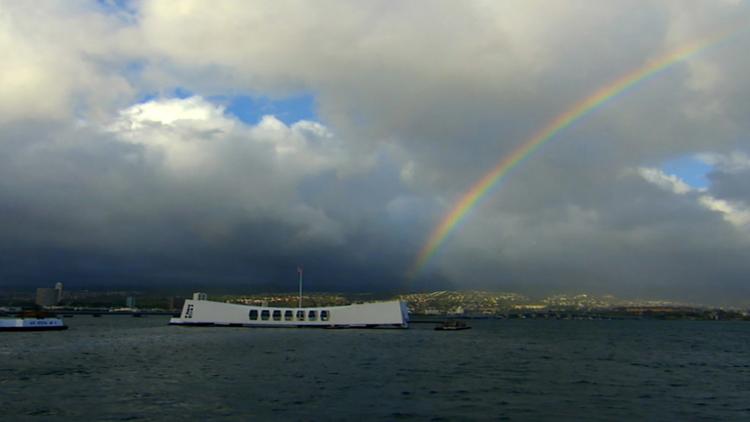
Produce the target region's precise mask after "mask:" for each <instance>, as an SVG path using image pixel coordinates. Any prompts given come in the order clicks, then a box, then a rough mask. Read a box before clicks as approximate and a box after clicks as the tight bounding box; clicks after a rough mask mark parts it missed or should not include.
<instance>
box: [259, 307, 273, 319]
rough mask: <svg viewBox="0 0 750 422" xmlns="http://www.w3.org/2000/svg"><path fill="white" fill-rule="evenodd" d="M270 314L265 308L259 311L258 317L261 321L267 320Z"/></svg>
mask: <svg viewBox="0 0 750 422" xmlns="http://www.w3.org/2000/svg"><path fill="white" fill-rule="evenodd" d="M270 316H271V312H270V311H268V309H266V310H264V311H262V312H261V313H260V319H262V320H263V321H268V318H269V317H270Z"/></svg>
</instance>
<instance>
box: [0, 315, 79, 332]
mask: <svg viewBox="0 0 750 422" xmlns="http://www.w3.org/2000/svg"><path fill="white" fill-rule="evenodd" d="M67 329H68V326H67V325H65V324H64V323H63V321H62V319H60V318H54V317H45V318H0V331H56V330H67Z"/></svg>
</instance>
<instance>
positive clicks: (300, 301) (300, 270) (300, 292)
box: [297, 267, 302, 308]
mask: <svg viewBox="0 0 750 422" xmlns="http://www.w3.org/2000/svg"><path fill="white" fill-rule="evenodd" d="M297 272H298V273H299V307H300V308H301V307H302V267H297Z"/></svg>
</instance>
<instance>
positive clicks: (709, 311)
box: [0, 283, 750, 320]
mask: <svg viewBox="0 0 750 422" xmlns="http://www.w3.org/2000/svg"><path fill="white" fill-rule="evenodd" d="M189 296H190V295H189V294H188V293H185V294H172V295H169V294H162V293H157V292H149V291H129V290H116V291H115V290H113V291H88V290H64V289H63V286H62V283H57V284H56V285H55V287H53V288H47V287H40V288H38V289H36V291H33V292H32V291H3V290H0V313H9V312H13V311H16V310H18V309H23V308H28V307H34V306H36V307H41V308H44V309H47V310H57V311H59V312H62V313H69V314H70V313H77V312H81V313H95V314H101V313H136V314H138V315H142V314H148V313H154V314H165V313H176V312H178V311H179V310H180V309H181V307H182V304H183V302H184V301H185V299H186V298H189ZM211 299H212V300H215V301H220V302H226V303H238V304H244V305H253V306H275V307H296V306H297V304H298V300H299V296H298V295H297V294H296V293H291V292H280V293H256V294H247V295H243V294H226V293H223V294H222V293H217V294H212V295H211ZM386 299H399V300H402V301H405V302H406V303H407V305H408V308H409V313H410V314H411V315H412V317H413V318H432V317H440V318H445V317H453V318H459V317H460V318H508V319H513V318H519V319H623V318H652V319H694V320H750V309H749V308H741V307H716V306H707V305H702V304H695V303H681V302H673V301H666V300H654V299H620V298H617V297H615V296H613V295H591V294H586V293H580V294H555V295H550V296H546V297H542V298H538V299H535V298H530V297H528V296H525V295H522V294H519V293H513V292H490V291H478V290H470V291H435V292H419V293H408V294H399V295H384V294H379V295H378V294H369V293H326V292H322V293H305V294H304V296H303V298H302V301H303V306H312V307H315V306H344V305H349V304H353V303H363V302H368V301H373V300H375V301H377V300H386Z"/></svg>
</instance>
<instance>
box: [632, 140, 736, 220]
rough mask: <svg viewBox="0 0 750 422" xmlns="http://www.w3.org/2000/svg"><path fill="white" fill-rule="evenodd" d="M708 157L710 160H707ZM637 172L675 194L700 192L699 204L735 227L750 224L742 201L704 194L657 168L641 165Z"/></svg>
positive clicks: (713, 161) (713, 162)
mask: <svg viewBox="0 0 750 422" xmlns="http://www.w3.org/2000/svg"><path fill="white" fill-rule="evenodd" d="M703 157H704V159H705V160H706V161H707V162H709V163H710V164H714V165H716V164H718V163H719V161H717V160H715V159H713V158H708V157H716V155H704V156H703ZM709 159H711V160H712V161H708V160H709ZM735 161H736V160H735ZM638 173H639V174H640V175H641V177H643V179H645V180H646V181H648V182H650V183H652V184H654V185H656V186H658V187H660V188H661V189H664V190H667V191H670V192H672V193H674V194H677V195H686V194H689V193H701V194H699V195H698V196H697V197H696V201H697V202H698V203H699V204H700V205H701V206H703V207H704V208H706V209H708V210H711V211H714V212H717V213H719V214H721V216H722V217H723V218H724V220H725V221H727V222H728V223H730V224H732V225H734V226H736V227H740V228H748V226H750V207H748V206H747V205H746V204H745V203H744V202H742V201H729V200H725V199H719V198H715V197H713V196H711V195H709V194H706V193H705V192H706V189H695V188H692V187H690V185H688V184H687V183H685V182H684V181H682V179H680V178H679V177H677V176H675V175H673V174H666V173H664V172H663V171H661V170H659V169H654V168H646V167H641V168H639V169H638Z"/></svg>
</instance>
